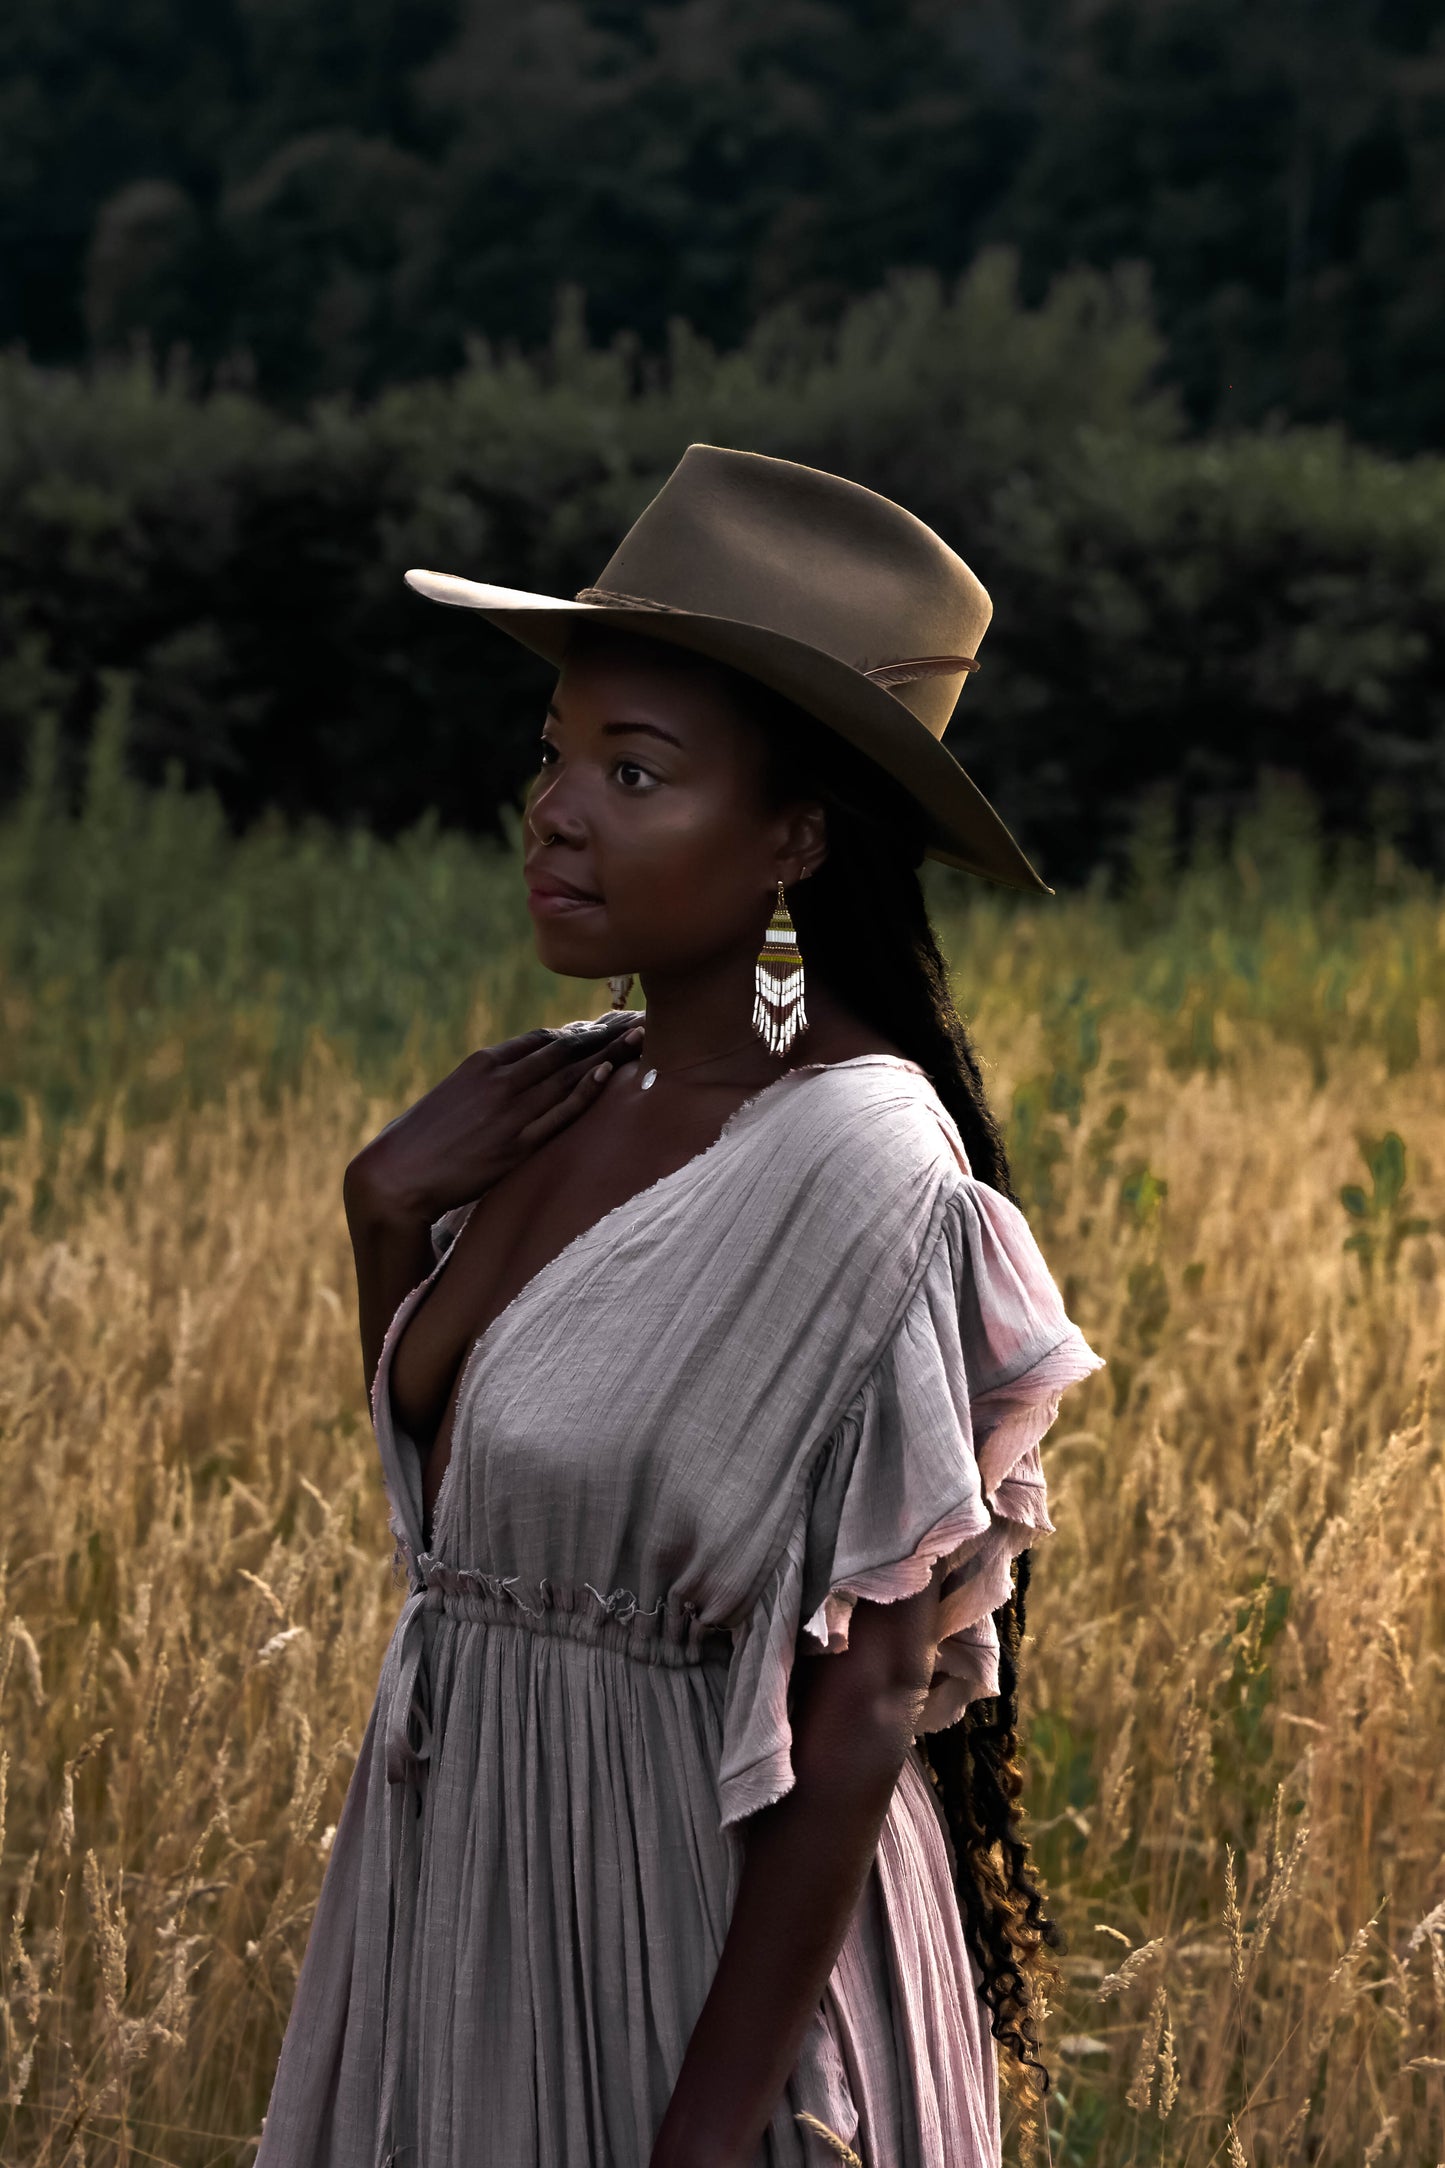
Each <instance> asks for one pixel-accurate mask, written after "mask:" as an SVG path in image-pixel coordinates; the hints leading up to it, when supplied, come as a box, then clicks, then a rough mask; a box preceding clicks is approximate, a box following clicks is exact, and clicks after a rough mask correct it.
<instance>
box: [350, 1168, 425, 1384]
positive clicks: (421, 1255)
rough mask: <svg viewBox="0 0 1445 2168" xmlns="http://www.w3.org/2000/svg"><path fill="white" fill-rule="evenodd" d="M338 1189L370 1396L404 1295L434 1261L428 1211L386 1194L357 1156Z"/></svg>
mask: <svg viewBox="0 0 1445 2168" xmlns="http://www.w3.org/2000/svg"><path fill="white" fill-rule="evenodd" d="M342 1194H343V1199H344V1202H345V1206H346V1224H347V1227H348V1229H349V1231H350V1234H351V1253H352V1256H353V1258H354V1260H355V1263H356V1306H357V1316H358V1320H359V1322H360V1326H361V1362H362V1371H363V1374H364V1376H365V1379H366V1392H367V1398H368V1399H370V1397H371V1387H372V1381H373V1380H374V1378H375V1376H376V1366H377V1364H378V1363H379V1362H380V1361H381V1349H382V1343H383V1341H384V1340H385V1338H386V1329H387V1327H388V1325H390V1323H391V1321H392V1319H393V1318H394V1317H395V1315H396V1313H397V1311H398V1309H399V1308H400V1306H401V1304H402V1302H403V1300H404V1299H405V1297H406V1296H407V1295H409V1294H410V1293H411V1291H412V1289H413V1288H414V1287H416V1286H418V1285H419V1284H420V1282H421V1281H422V1280H424V1279H425V1278H426V1276H427V1274H428V1273H429V1272H430V1271H431V1268H432V1265H433V1262H434V1259H433V1257H432V1246H431V1215H430V1213H429V1212H428V1211H427V1210H426V1209H425V1208H423V1207H421V1206H418V1205H414V1204H410V1203H408V1202H407V1200H405V1199H399V1198H396V1197H393V1196H392V1195H390V1194H389V1193H388V1192H387V1190H386V1189H385V1188H384V1187H383V1186H382V1185H381V1184H380V1183H378V1182H377V1181H375V1180H374V1179H372V1178H370V1177H369V1176H368V1174H367V1172H366V1170H365V1169H364V1168H363V1167H362V1165H361V1163H360V1161H359V1160H353V1161H352V1163H351V1165H350V1166H349V1167H348V1168H347V1170H346V1180H345V1183H344V1184H343V1190H342Z"/></svg>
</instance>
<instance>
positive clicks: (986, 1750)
mask: <svg viewBox="0 0 1445 2168" xmlns="http://www.w3.org/2000/svg"><path fill="white" fill-rule="evenodd" d="M1028 1583H1029V1554H1028V1552H1027V1551H1025V1552H1023V1553H1022V1555H1021V1556H1020V1557H1019V1558H1017V1559H1016V1560H1015V1561H1014V1574H1013V1592H1012V1594H1011V1596H1010V1597H1009V1600H1008V1602H1007V1603H1005V1604H1004V1605H1002V1606H1001V1608H1000V1609H999V1610H997V1611H995V1612H994V1614H993V1619H994V1625H995V1627H996V1628H997V1630H998V1642H999V1665H998V1672H999V1677H998V1693H997V1695H996V1696H994V1697H993V1698H992V1699H990V1700H986V1701H976V1702H974V1703H973V1704H972V1705H971V1706H970V1707H969V1708H968V1709H966V1710H965V1711H964V1714H963V1716H962V1717H961V1718H960V1719H959V1720H958V1722H957V1723H955V1724H951V1725H949V1727H948V1728H947V1730H945V1731H936V1732H929V1733H927V1734H926V1735H925V1737H924V1739H923V1740H922V1741H921V1742H920V1751H921V1752H922V1754H923V1759H924V1762H925V1765H926V1766H927V1768H928V1771H929V1774H930V1776H931V1777H932V1779H933V1783H934V1785H935V1788H936V1789H937V1792H938V1795H939V1801H940V1805H941V1808H942V1813H943V1818H944V1821H945V1823H946V1825H947V1829H948V1834H949V1838H950V1841H951V1849H952V1852H953V1870H954V1887H955V1888H956V1890H957V1892H958V1900H959V1909H960V1912H961V1914H962V1917H963V1922H964V1928H965V1932H966V1934H967V1936H968V1940H969V1946H970V1948H971V1949H972V1951H973V1953H974V1956H975V1957H976V1959H977V1960H978V1965H979V1969H980V1971H981V1972H982V1974H983V1993H984V2000H985V2001H986V2002H987V2004H988V2008H989V2013H990V2018H991V2027H990V2029H991V2031H992V2033H993V2036H994V2038H995V2039H996V2040H997V2041H999V2043H1000V2044H1001V2045H1002V2046H1004V2047H1006V2048H1008V2049H1009V2050H1010V2052H1011V2053H1012V2054H1013V2056H1014V2057H1015V2058H1016V2060H1017V2062H1018V2063H1019V2065H1020V2067H1021V2068H1022V2069H1024V2070H1027V2071H1030V2072H1032V2073H1033V2074H1034V2075H1035V2076H1037V2078H1038V2079H1039V2081H1040V2088H1041V2090H1042V2091H1043V2092H1045V2093H1046V2092H1047V2091H1048V2090H1049V2084H1050V2079H1049V2073H1048V2070H1047V2069H1046V2067H1045V2065H1044V2064H1043V2063H1042V2062H1040V2060H1039V2057H1038V2046H1039V2037H1038V2026H1037V2021H1036V2016H1035V2012H1036V2009H1037V2007H1038V2003H1039V2000H1040V1991H1041V1990H1042V1989H1043V1988H1045V1987H1046V1986H1053V1985H1055V1984H1057V1981H1058V1971H1057V1968H1056V1966H1055V1965H1054V1963H1053V1956H1054V1954H1055V1953H1057V1952H1059V1951H1061V1950H1062V1949H1063V1947H1064V1938H1063V1935H1062V1934H1061V1933H1060V1931H1059V1928H1058V1926H1057V1925H1056V1924H1055V1922H1054V1921H1053V1920H1051V1919H1050V1918H1048V1916H1047V1914H1046V1913H1045V1911H1044V1903H1043V1900H1044V1892H1043V1889H1042V1887H1041V1885H1040V1883H1039V1882H1038V1880H1037V1878H1036V1876H1035V1873H1034V1870H1033V1864H1032V1861H1031V1859H1030V1855H1029V1847H1028V1842H1027V1840H1026V1839H1025V1837H1024V1835H1023V1833H1022V1830H1021V1827H1020V1812H1019V1800H1020V1796H1021V1794H1022V1792H1023V1781H1024V1780H1023V1771H1022V1769H1021V1767H1020V1763H1019V1754H1018V1652H1019V1643H1020V1641H1021V1640H1022V1638H1023V1630H1024V1599H1025V1595H1026V1593H1027V1590H1028ZM1046 1953H1047V1954H1046Z"/></svg>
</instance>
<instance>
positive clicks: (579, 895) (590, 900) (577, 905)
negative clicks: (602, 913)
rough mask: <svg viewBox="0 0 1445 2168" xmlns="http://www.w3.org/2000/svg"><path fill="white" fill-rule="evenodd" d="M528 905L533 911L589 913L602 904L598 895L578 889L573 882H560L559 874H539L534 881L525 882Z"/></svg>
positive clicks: (588, 890) (587, 890)
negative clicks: (527, 891)
mask: <svg viewBox="0 0 1445 2168" xmlns="http://www.w3.org/2000/svg"><path fill="white" fill-rule="evenodd" d="M526 889H529V898H526V900H529V904H531V906H533V908H535V911H589V908H596V904H600V902H602V898H600V895H596V893H594V891H591V889H578V887H576V882H574V880H561V876H559V874H539V876H537V878H535V880H531V878H529V882H526Z"/></svg>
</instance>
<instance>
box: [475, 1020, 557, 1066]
mask: <svg viewBox="0 0 1445 2168" xmlns="http://www.w3.org/2000/svg"><path fill="white" fill-rule="evenodd" d="M555 1037H556V1034H555V1032H552V1031H549V1030H548V1028H547V1026H546V1025H545V1024H539V1025H538V1026H537V1028H536V1029H535V1030H534V1031H521V1032H518V1034H517V1036H516V1038H514V1039H499V1040H498V1041H497V1043H496V1045H495V1046H493V1047H489V1048H487V1049H486V1051H487V1052H488V1053H490V1055H491V1056H492V1059H493V1060H494V1061H495V1062H496V1063H498V1064H499V1066H501V1067H503V1068H505V1067H506V1066H507V1065H508V1064H509V1063H511V1062H514V1061H520V1060H521V1059H522V1058H523V1056H524V1055H527V1054H532V1053H535V1052H536V1051H537V1050H538V1049H539V1048H540V1047H544V1046H550V1045H551V1044H552V1043H553V1041H554V1039H555Z"/></svg>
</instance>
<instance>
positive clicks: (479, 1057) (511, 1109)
mask: <svg viewBox="0 0 1445 2168" xmlns="http://www.w3.org/2000/svg"><path fill="white" fill-rule="evenodd" d="M641 1036H642V1027H641V1026H640V1025H634V1024H633V1023H632V1022H631V1020H630V1019H629V1018H628V1017H627V1016H625V1015H620V1016H603V1017H600V1018H599V1019H598V1021H597V1023H596V1025H595V1026H594V1027H593V1029H592V1030H590V1031H579V1032H576V1033H572V1034H569V1035H568V1036H567V1037H566V1038H565V1039H558V1038H555V1037H554V1036H553V1035H552V1033H550V1032H547V1031H524V1032H523V1033H522V1035H521V1037H520V1038H517V1039H504V1040H503V1041H502V1042H501V1044H500V1045H499V1046H488V1047H483V1048H482V1049H481V1050H480V1051H479V1052H478V1053H475V1054H469V1055H468V1056H467V1058H466V1060H465V1061H464V1062H462V1063H461V1064H460V1066H459V1067H457V1068H455V1069H453V1071H452V1073H451V1075H450V1076H446V1077H443V1078H442V1081H441V1082H440V1084H438V1085H437V1086H436V1087H435V1089H434V1090H432V1091H429V1092H428V1093H427V1094H426V1096H425V1097H424V1098H422V1099H418V1101H417V1102H416V1105H415V1106H412V1107H408V1108H407V1110H406V1112H405V1114H399V1115H398V1116H397V1118H396V1120H395V1121H394V1122H388V1123H387V1125H386V1127H385V1129H383V1130H381V1131H380V1132H379V1133H378V1135H376V1136H375V1137H373V1138H372V1140H371V1142H370V1144H368V1145H365V1146H364V1147H363V1148H362V1150H361V1151H359V1152H358V1153H357V1155H356V1157H355V1159H353V1160H352V1162H351V1164H350V1166H349V1167H348V1168H347V1170H346V1180H345V1182H344V1184H343V1185H342V1194H343V1197H344V1199H345V1203H346V1220H347V1225H348V1227H349V1228H350V1231H351V1248H352V1253H353V1255H354V1257H355V1260H356V1296H357V1319H358V1323H359V1325H360V1328H361V1361H362V1370H363V1375H364V1377H365V1380H366V1391H367V1394H368V1397H369V1396H370V1393H371V1388H372V1383H373V1380H374V1379H375V1377H376V1366H377V1364H378V1363H379V1362H380V1360H381V1350H382V1346H383V1343H384V1341H385V1338H386V1329H387V1327H388V1325H389V1324H390V1323H391V1320H392V1319H393V1318H394V1317H395V1315H396V1313H397V1310H398V1308H399V1306H400V1304H401V1303H402V1301H403V1300H404V1298H405V1297H406V1296H407V1295H408V1294H410V1292H411V1290H412V1289H413V1288H414V1287H416V1286H418V1285H419V1284H420V1283H421V1281H423V1280H424V1279H425V1278H426V1276H427V1274H428V1273H429V1272H430V1271H431V1269H432V1265H433V1262H434V1260H433V1257H432V1248H431V1226H432V1222H433V1221H434V1220H436V1219H439V1218H440V1217H441V1215H442V1213H443V1212H448V1211H450V1210H451V1208H452V1206H453V1205H458V1204H470V1203H471V1201H472V1199H473V1198H474V1197H480V1195H481V1194H482V1191H483V1190H484V1189H486V1188H488V1187H489V1186H490V1185H491V1184H492V1183H493V1182H495V1181H498V1180H499V1179H500V1177H501V1176H502V1175H504V1174H505V1173H506V1172H507V1170H508V1168H510V1167H515V1166H516V1165H517V1164H518V1162H519V1161H520V1160H523V1159H526V1158H527V1156H528V1155H529V1153H532V1152H535V1151H536V1149H537V1147H538V1145H539V1144H545V1143H546V1141H547V1139H548V1138H549V1137H552V1136H555V1135H556V1133H557V1131H558V1130H559V1129H565V1128H566V1126H567V1124H568V1123H569V1122H573V1121H575V1120H576V1119H577V1116H578V1115H579V1114H581V1113H583V1112H585V1110H586V1109H587V1108H588V1107H590V1106H591V1104H592V1102H593V1100H594V1099H596V1098H597V1096H598V1095H599V1093H600V1092H601V1090H602V1086H603V1084H604V1083H605V1082H606V1079H607V1076H608V1075H609V1074H610V1072H611V1070H612V1069H613V1068H614V1067H615V1066H616V1064H617V1063H618V1062H621V1061H628V1060H630V1059H631V1057H632V1055H633V1054H634V1053H635V1051H636V1048H637V1042H638V1040H639V1039H640V1038H641ZM599 1069H600V1070H601V1072H602V1074H601V1075H598V1073H597V1072H598V1070H599Z"/></svg>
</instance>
